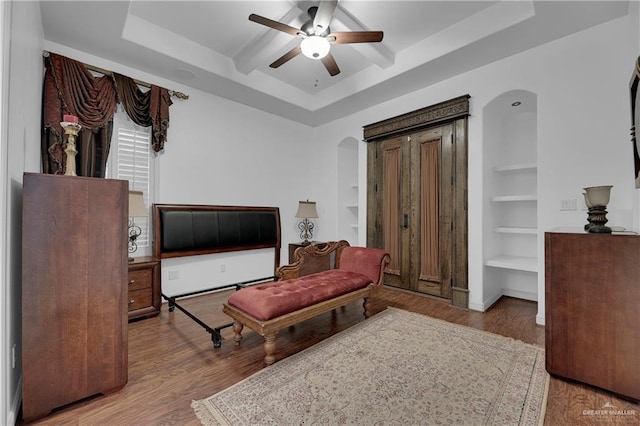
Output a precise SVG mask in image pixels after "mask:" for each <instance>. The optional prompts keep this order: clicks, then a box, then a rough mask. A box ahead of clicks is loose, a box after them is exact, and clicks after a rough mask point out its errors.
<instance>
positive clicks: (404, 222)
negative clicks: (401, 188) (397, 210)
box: [402, 213, 409, 229]
mask: <svg viewBox="0 0 640 426" xmlns="http://www.w3.org/2000/svg"><path fill="white" fill-rule="evenodd" d="M402 227H403V228H404V229H407V228H408V227H409V215H408V214H407V213H405V214H403V215H402Z"/></svg>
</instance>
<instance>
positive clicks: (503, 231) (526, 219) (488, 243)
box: [483, 90, 540, 309]
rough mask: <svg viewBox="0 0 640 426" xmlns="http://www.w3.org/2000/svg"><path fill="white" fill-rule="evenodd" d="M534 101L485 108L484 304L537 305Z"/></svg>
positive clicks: (510, 96)
mask: <svg viewBox="0 0 640 426" xmlns="http://www.w3.org/2000/svg"><path fill="white" fill-rule="evenodd" d="M537 111H538V106H537V96H536V94H535V93H532V92H529V91H525V90H513V91H509V92H506V93H503V94H501V95H500V96H498V97H496V98H495V99H493V100H492V101H491V102H489V103H488V104H487V105H486V106H485V107H484V109H483V163H484V164H483V185H484V194H485V199H484V202H483V204H484V205H483V212H484V220H483V223H484V229H483V251H484V259H485V266H484V268H483V269H484V274H483V305H484V308H485V309H486V308H488V307H489V306H491V305H492V304H493V303H495V302H496V301H497V300H498V299H499V298H500V297H501V296H503V295H504V296H512V297H518V298H522V299H527V300H533V301H537V300H538V273H539V271H540V266H539V265H540V261H539V259H538V256H537V253H538V238H539V236H538V227H537V224H538V202H537V198H538V190H537V151H538V149H537V147H538V143H537V141H538V139H537V116H538V113H537Z"/></svg>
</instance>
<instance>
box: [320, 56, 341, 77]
mask: <svg viewBox="0 0 640 426" xmlns="http://www.w3.org/2000/svg"><path fill="white" fill-rule="evenodd" d="M321 61H322V64H323V65H324V67H325V68H326V69H327V71H329V74H330V75H331V77H333V76H334V75H338V74H340V68H338V64H337V63H336V60H335V58H334V57H333V55H332V54H331V52H329V53H328V54H327V56H325V57H324V58H322V59H321Z"/></svg>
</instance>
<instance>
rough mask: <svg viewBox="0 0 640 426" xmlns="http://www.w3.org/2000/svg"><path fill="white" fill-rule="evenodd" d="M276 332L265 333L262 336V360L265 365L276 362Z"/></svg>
mask: <svg viewBox="0 0 640 426" xmlns="http://www.w3.org/2000/svg"><path fill="white" fill-rule="evenodd" d="M277 334H278V332H277V331H276V332H275V333H272V334H266V335H265V336H264V354H265V357H264V362H265V364H267V365H271V364H273V363H274V362H276V356H275V355H274V354H275V353H276V335H277Z"/></svg>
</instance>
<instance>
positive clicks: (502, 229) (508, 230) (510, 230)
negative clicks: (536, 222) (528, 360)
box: [494, 226, 538, 235]
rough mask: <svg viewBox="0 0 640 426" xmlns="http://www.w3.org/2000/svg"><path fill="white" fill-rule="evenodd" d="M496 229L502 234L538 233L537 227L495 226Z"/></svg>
mask: <svg viewBox="0 0 640 426" xmlns="http://www.w3.org/2000/svg"><path fill="white" fill-rule="evenodd" d="M494 231H495V232H498V233H501V234H531V235H537V234H538V229H537V228H517V227H510V226H499V227H497V228H495V229H494Z"/></svg>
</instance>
